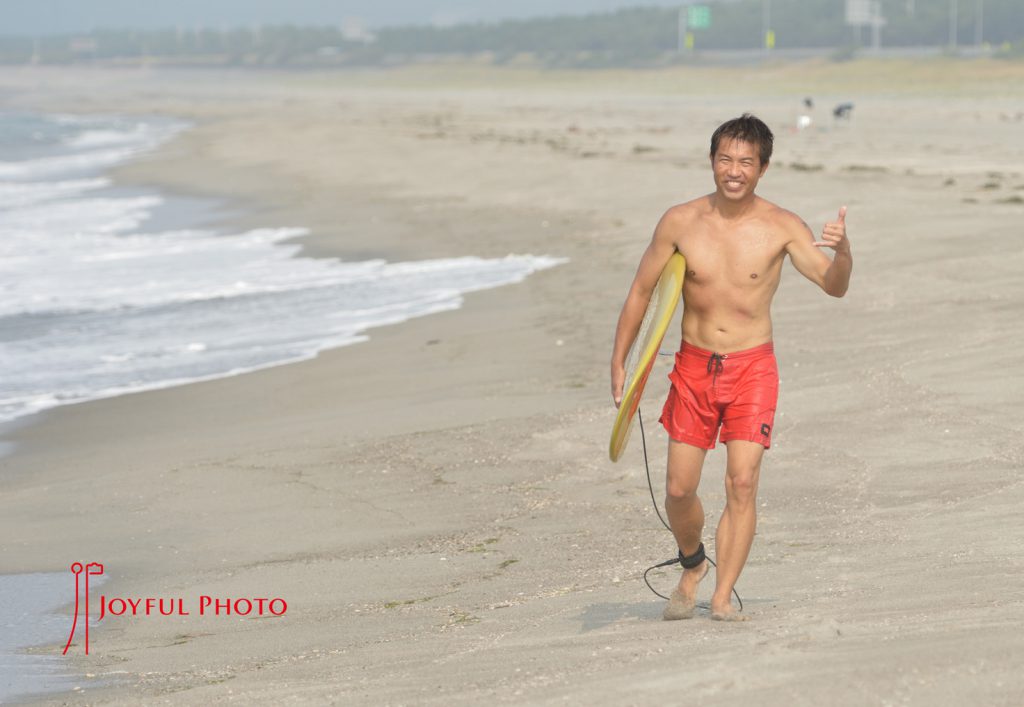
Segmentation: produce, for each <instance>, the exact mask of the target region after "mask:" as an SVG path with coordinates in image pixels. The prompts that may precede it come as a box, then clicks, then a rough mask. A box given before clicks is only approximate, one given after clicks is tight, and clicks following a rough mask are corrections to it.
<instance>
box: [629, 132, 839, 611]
mask: <svg viewBox="0 0 1024 707" xmlns="http://www.w3.org/2000/svg"><path fill="white" fill-rule="evenodd" d="M772 141H773V136H772V133H771V130H769V129H768V126H767V125H765V124H764V123H763V122H761V121H760V120H758V119H757V118H755V117H754V116H751V115H744V116H742V117H740V118H736V119H734V120H730V121H728V122H726V123H724V124H722V125H721V126H720V127H719V128H718V129H717V130H716V131H715V133H714V135H713V136H712V137H711V169H712V171H713V173H714V180H715V191H714V193H712V194H708V195H707V196H702V197H700V198H698V199H695V200H693V201H689V202H687V203H685V204H679V205H677V206H673V207H672V208H670V209H669V210H668V211H667V212H665V215H664V216H662V218H661V221H659V223H658V226H657V228H656V229H655V231H654V237H653V238H652V239H651V243H650V245H648V246H647V250H646V251H645V252H644V255H643V258H642V259H641V260H640V267H639V268H638V269H637V273H636V277H635V278H634V280H633V284H632V286H631V287H630V290H629V295H628V296H627V297H626V303H625V305H623V307H622V313H621V315H620V316H619V323H618V327H617V328H616V331H615V348H614V351H613V352H612V361H611V382H612V397H613V398H614V400H615V404H616V406H618V405H619V403H620V402H621V400H622V386H623V382H624V379H625V361H626V355H627V353H628V351H629V348H630V346H631V345H632V343H633V340H634V339H635V338H636V335H637V330H638V329H639V328H640V322H641V320H642V319H643V315H644V312H645V310H646V309H647V305H648V303H649V302H650V299H651V293H652V291H653V290H654V287H655V285H656V284H657V281H658V278H659V276H660V275H661V271H662V269H663V268H664V266H665V263H667V262H668V259H669V258H670V257H671V256H672V254H673V253H674V252H675V251H679V252H680V253H682V255H683V257H684V258H686V279H685V283H684V285H683V301H684V309H683V331H682V343H681V347H680V351H679V353H677V354H676V365H675V368H674V369H673V371H672V373H671V375H670V376H669V379H670V380H671V381H672V390H671V391H670V392H669V396H668V400H667V401H666V402H665V407H664V409H663V410H662V416H661V420H660V421H661V423H662V425H663V426H664V427H665V429H666V430H667V431H668V433H669V437H670V438H671V441H670V442H669V450H668V473H667V478H666V484H665V486H666V498H665V510H666V512H667V514H668V519H669V525H671V526H672V533H673V535H675V539H676V543H677V545H678V546H679V558H680V562H681V564H682V566H683V574H682V577H681V578H680V580H679V586H678V588H677V589H676V590H674V591H673V592H672V596H671V598H670V599H669V603H668V605H667V606H666V607H665V612H664V618H665V619H667V620H671V619H686V618H690V617H691V616H693V611H694V607H695V606H696V596H697V584H698V583H699V582H700V581H701V579H703V578H704V575H705V574H707V571H708V560H707V559H706V558H705V556H704V545H703V543H702V542H701V536H702V533H703V530H704V508H703V506H701V502H700V499H699V498H698V497H697V486H698V484H699V482H700V475H701V468H702V467H703V465H704V457H705V455H706V454H707V450H708V449H712V448H714V446H715V437H716V436H718V437H719V441H720V442H722V443H724V444H725V446H726V449H727V463H726V467H727V468H726V474H725V497H726V502H725V509H724V510H723V511H722V516H721V519H720V520H719V523H718V530H717V532H716V533H715V554H716V557H717V558H718V568H717V573H716V575H717V576H716V580H717V581H716V585H715V592H714V594H713V595H712V597H711V618H712V619H716V620H720V621H744V620H746V617H745V616H744V615H743V614H740V613H739V612H737V611H736V609H735V608H734V607H733V606H732V604H731V594H732V590H733V586H734V585H735V584H736V580H737V579H739V576H740V571H741V570H742V569H743V565H744V564H745V563H746V561H747V555H748V553H749V552H750V545H751V543H752V542H753V539H754V528H755V525H756V520H757V508H756V497H757V483H758V475H759V472H760V470H761V458H762V456H763V454H764V450H765V449H767V448H768V447H769V446H770V445H771V430H772V425H773V424H774V417H775V403H776V399H777V397H778V368H777V366H776V362H775V355H774V353H773V350H772V321H771V303H772V296H773V295H774V294H775V290H776V289H777V288H778V285H779V278H780V276H781V274H782V263H783V261H784V260H785V258H786V256H787V255H788V256H789V257H790V259H791V260H792V261H793V265H794V266H795V267H796V269H797V271H799V272H800V274H801V275H803V276H804V277H806V278H807V279H808V280H810V281H811V282H814V283H816V284H817V285H819V286H820V287H821V289H823V290H824V291H825V292H826V293H828V294H829V295H832V296H833V297H842V296H843V295H844V294H846V289H847V287H848V286H849V283H850V271H851V269H852V267H853V258H852V256H851V255H850V242H849V241H848V240H847V238H846V223H845V221H846V207H845V206H844V207H841V208H840V209H839V217H838V219H837V220H836V221H833V222H831V223H827V224H825V228H824V230H823V231H822V237H821V240H820V241H818V242H816V241H815V240H814V236H813V235H812V233H811V231H810V229H809V228H808V227H807V224H806V223H804V222H803V221H802V220H800V217H798V216H796V215H795V214H793V213H791V212H789V211H786V210H785V209H782V208H780V207H778V206H776V205H775V204H772V203H771V202H768V201H765V200H764V199H762V198H761V197H759V196H757V195H756V194H755V193H754V189H755V188H756V187H757V183H758V180H759V179H760V178H761V177H763V176H764V173H765V171H766V170H767V169H768V162H769V160H770V158H771V154H772ZM824 248H831V249H832V250H834V251H835V254H834V256H833V257H832V258H831V259H830V258H829V257H828V256H827V255H825V253H824V252H823V250H822V249H824ZM719 426H721V435H718V428H719Z"/></svg>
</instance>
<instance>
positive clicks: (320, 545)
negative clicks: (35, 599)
mask: <svg viewBox="0 0 1024 707" xmlns="http://www.w3.org/2000/svg"><path fill="white" fill-rule="evenodd" d="M880 70H885V71H888V72H889V73H888V74H885V73H884V71H883V72H882V75H883V76H884V75H889V76H891V75H893V74H894V73H895V72H904V75H903V76H902V77H901V78H900V79H899V80H897V81H892V80H891V79H890V80H889V82H887V81H886V80H883V79H881V78H879V71H880ZM801 77H806V79H805V80H803V79H802V78H801ZM991 77H995V78H991ZM1022 78H1024V69H1022V68H1021V66H1020V65H1019V64H1017V65H1014V64H1008V63H998V62H980V61H979V62H968V61H963V62H953V61H946V60H936V61H934V62H931V63H928V64H925V65H922V66H920V67H915V66H914V65H912V64H906V63H899V64H897V63H892V64H889V65H885V64H879V63H874V64H872V63H871V62H864V63H854V64H849V65H830V64H811V65H806V66H802V67H801V66H771V67H768V68H765V69H762V70H760V71H758V70H756V69H753V68H735V69H729V70H726V69H720V70H714V71H708V72H706V73H703V72H702V71H700V70H696V69H673V70H666V71H660V72H637V73H635V74H630V73H628V72H605V73H601V72H595V73H578V74H569V73H558V74H543V73H541V72H529V71H519V70H508V71H504V72H503V71H500V70H485V69H481V68H478V67H470V68H459V67H447V68H445V67H441V68H435V69H434V70H428V69H414V70H406V71H393V72H353V73H309V74H289V73H266V74H260V73H252V72H239V73H228V72H195V73H189V72H174V71H156V70H153V71H146V70H141V71H140V70H121V71H118V70H100V69H96V70H77V69H76V70H73V71H72V70H65V69H61V70H50V69H34V70H4V72H3V73H0V87H3V89H4V99H3V102H2V105H3V106H4V107H20V108H29V107H31V108H41V109H54V110H57V109H60V110H74V111H100V112H140V113H151V114H152V113H160V114H169V115H175V116H180V117H184V118H187V119H189V120H190V121H192V122H193V123H194V125H193V128H192V129H191V130H190V131H188V132H187V133H186V134H184V135H183V136H181V137H180V138H178V139H177V140H175V141H174V142H173V143H171V144H168V145H166V146H165V147H164V148H162V149H161V150H159V151H158V152H156V153H154V154H152V155H149V156H147V157H145V158H143V159H140V160H139V161H138V162H136V163H133V164H130V165H127V166H124V167H122V168H121V169H119V170H118V172H117V174H116V177H117V179H118V180H119V181H120V182H122V183H124V184H131V185H150V186H154V187H158V188H160V189H165V190H169V191H174V192H178V193H185V194H198V195H204V196H214V197H218V198H224V199H227V200H228V203H229V205H230V206H231V209H232V214H231V215H230V217H226V218H225V220H224V223H223V224H222V227H223V228H225V229H226V230H230V229H239V228H244V227H248V226H255V225H259V226H272V227H274V226H304V227H308V228H310V229H311V230H312V234H311V235H310V236H308V237H306V238H303V239H302V241H301V243H302V245H303V247H304V249H305V251H306V252H307V253H308V254H311V255H316V256H324V257H342V258H345V259H361V258H367V257H385V258H388V259H390V260H410V259H419V258H427V257H440V256H450V255H467V254H472V255H479V256H488V257H492V256H502V255H505V254H508V253H532V254H535V255H541V254H544V255H553V256H560V257H566V258H569V262H568V263H567V264H565V265H562V266H560V267H557V268H554V269H552V270H548V271H544V272H541V273H539V274H536V275H534V276H532V277H530V278H529V279H528V280H527V281H526V282H525V283H523V284H520V285H514V286H509V287H504V288H501V289H497V290H491V291H486V292H481V293H476V294H472V295H469V296H467V297H466V301H465V305H464V306H463V307H462V308H461V309H459V310H458V311H453V312H449V313H445V314H438V315H434V316H430V317H427V318H422V319H417V320H414V321H410V322H407V323H404V324H401V325H398V326H393V327H385V328H380V329H376V330H373V331H371V332H370V340H369V341H368V342H366V343H363V344H360V345H357V346H351V347H346V348H342V349H337V350H334V351H330V352H327V353H324V354H322V355H320V356H319V357H318V358H317V359H315V360H313V361H309V362H306V363H301V364H296V365H289V366H282V367H278V368H274V369H269V370H264V371H261V372H256V373H251V374H246V375H242V376H237V377H234V378H227V379H221V380H218V381H213V382H207V383H201V384H194V385H188V386H183V387H179V388H174V389H168V390H163V391H158V392H150V393H143V394H135V395H128V396H123V397H119V398H114V399H109V400H104V401H98V402H92V403H87V404H81V405H74V406H68V407H64V408H59V409H55V410H52V411H49V412H47V413H45V414H43V415H39V416H36V417H34V418H31V419H26V420H25V421H24V422H23V423H22V424H19V425H17V426H16V427H15V428H14V429H11V430H8V432H7V434H6V439H7V440H8V441H12V442H14V443H15V444H16V445H17V447H16V451H15V453H14V454H13V455H11V456H9V457H6V458H4V459H2V460H0V557H2V558H3V559H2V562H3V565H2V571H3V572H31V571H50V572H54V571H66V568H67V567H68V565H69V564H70V563H71V562H73V561H76V560H80V561H99V562H103V563H104V564H105V567H106V576H107V583H106V584H105V585H104V586H103V588H102V592H103V593H104V594H106V595H107V596H108V597H115V596H117V597H179V598H183V600H184V602H185V603H186V604H187V605H188V608H191V609H192V611H191V613H190V615H188V616H170V617H160V616H149V617H146V616H142V617H136V618H130V617H109V618H107V619H104V621H103V622H101V623H100V625H99V626H98V627H97V628H96V629H94V630H93V632H92V636H91V641H92V645H91V654H90V655H89V656H88V657H86V656H84V655H82V654H81V645H80V644H79V645H78V646H76V649H75V651H73V653H74V655H73V657H69V658H68V660H69V661H70V664H71V665H72V666H73V667H74V668H75V669H76V670H79V671H80V674H81V675H82V676H83V677H82V678H81V680H80V682H79V686H80V688H81V689H79V690H77V691H76V692H75V693H72V694H67V695H58V696H55V697H53V696H51V697H46V698H40V699H39V700H38V702H39V703H40V704H71V705H79V704H98V705H130V704H131V705H134V704H139V703H146V704H175V705H178V704H181V705H191V704H204V705H205V704H221V703H226V702H229V701H236V702H239V703H243V704H284V703H287V704H368V705H371V704H372V705H413V704H416V705H442V704H443V705H450V704H464V705H478V704H493V703H497V704H531V705H533V704H538V705H544V704H596V705H620V704H651V703H653V702H655V701H660V702H669V703H683V702H686V703H691V702H692V703H698V702H699V703H700V704H702V705H733V704H757V705H822V704H836V705H847V704H848V705H864V704H880V705H890V704H892V705H896V704H920V705H962V704H993V705H995V704H1006V705H1011V704H1019V703H1020V702H1021V701H1022V700H1024V679H1022V678H1021V677H1020V673H1019V667H1015V666H1018V664H1019V655H1020V650H1021V649H1022V648H1024V639H1022V638H1021V630H1022V627H1024V611H1022V608H1024V607H1022V603H1024V590H1022V589H1021V587H1022V586H1024V583H1022V581H1021V580H1022V578H1024V564H1022V562H1021V559H1020V558H1021V553H1020V548H1021V546H1022V544H1021V539H1022V538H1021V530H1020V523H1019V520H1018V518H1019V513H1020V511H1019V509H1020V508H1021V505H1022V503H1024V485H1022V484H1021V481H1020V470H1021V463H1022V458H1024V443H1022V442H1021V439H1022V435H1021V432H1022V429H1024V424H1022V422H1021V416H1020V414H1019V411H1020V400H1021V393H1022V392H1024V366H1022V364H1021V358H1020V356H1019V355H1018V353H1017V352H1018V351H1019V350H1020V348H1021V346H1022V345H1024V333H1022V332H1024V330H1022V329H1021V327H1020V326H1019V318H1020V311H1021V305H1020V302H1021V301H1022V296H1024V279H1022V278H1021V277H1020V272H1021V271H1022V269H1024V241H1022V240H1021V229H1020V223H1021V221H1022V219H1024V203H1021V202H1024V167H1022V166H1021V165H1022V164H1024V141H1022V140H1021V138H1020V135H1021V129H1022V122H1021V120H1020V112H1019V107H1018V106H1019V105H1020V100H1021V98H1022V97H1024V81H1022V80H1021V79H1022ZM808 87H809V88H808ZM811 89H813V91H814V96H815V98H816V99H817V102H818V106H819V107H818V109H817V123H816V126H815V128H814V129H811V130H807V131H803V132H800V133H798V132H796V131H794V130H791V129H790V128H789V126H791V125H794V124H795V118H796V115H797V114H798V112H799V109H800V102H801V99H802V98H803V96H804V94H805V92H807V91H808V90H811ZM903 89H906V90H903ZM843 100H852V101H853V102H855V103H856V108H855V111H854V117H853V120H852V121H850V122H849V123H843V124H834V123H833V121H832V120H831V117H830V115H829V110H828V109H829V108H830V107H831V106H832V105H834V104H835V103H838V102H840V101H843ZM744 110H751V111H754V112H756V113H758V114H759V115H761V116H762V117H763V118H765V119H766V120H768V121H769V123H770V124H772V125H773V127H775V128H776V131H777V147H776V156H775V161H774V164H773V166H772V167H771V168H770V169H769V172H768V174H767V176H766V177H765V178H764V180H763V181H762V182H761V193H762V195H763V196H765V197H766V198H769V199H772V200H774V201H777V202H779V203H781V204H783V205H784V206H786V207H788V208H790V209H792V210H794V211H796V212H797V213H799V214H800V215H801V216H803V218H804V219H805V220H806V221H807V222H808V223H809V224H810V226H811V228H812V229H813V230H815V231H818V230H820V228H821V226H822V224H823V223H824V222H825V221H826V220H829V219H831V218H833V217H834V215H835V214H836V212H837V210H838V208H839V206H841V205H844V204H845V205H848V207H849V214H848V217H847V223H848V226H849V233H850V239H851V242H852V246H853V253H854V258H855V266H854V275H853V281H852V286H851V288H850V292H849V294H848V295H847V296H846V297H845V298H843V299H841V300H836V299H832V298H829V297H827V296H826V295H824V294H823V293H821V292H820V291H818V290H817V289H816V288H815V287H814V286H813V285H811V284H810V283H808V282H806V281H803V280H802V279H801V278H800V277H799V275H798V274H797V273H796V272H795V270H793V269H792V268H791V267H790V266H787V267H786V272H785V275H784V278H783V284H782V286H781V288H780V290H779V292H778V295H777V298H776V303H775V306H774V320H775V343H776V350H777V353H778V357H779V361H780V369H781V374H782V394H781V401H780V413H779V416H778V417H777V420H776V431H775V440H774V446H773V449H772V450H771V451H770V452H769V453H768V455H767V456H766V459H765V463H764V468H763V470H762V474H761V488H760V493H759V497H758V505H759V521H760V522H759V528H758V535H757V537H756V539H755V542H754V546H753V549H752V552H751V556H750V560H749V562H748V564H747V566H746V569H745V571H744V573H743V575H742V577H741V578H740V582H739V585H738V590H739V592H740V594H741V596H742V597H743V601H744V604H745V607H746V612H747V613H748V614H749V615H750V617H751V618H752V620H751V621H749V622H746V623H743V624H723V623H720V622H712V621H711V620H710V617H709V615H708V607H707V601H708V598H709V597H710V591H711V586H712V581H711V578H710V577H709V579H708V580H707V581H705V582H704V583H703V585H702V588H701V595H700V596H699V604H698V608H697V612H696V613H697V615H696V617H695V618H694V619H693V620H689V621H681V622H663V621H661V610H662V607H663V602H662V601H661V600H659V599H657V598H656V597H654V596H653V595H652V594H650V593H649V592H648V590H647V589H646V587H644V585H643V583H642V581H641V579H640V574H641V572H642V571H643V569H645V568H646V567H648V566H649V565H652V564H654V563H656V562H660V561H662V560H664V559H667V558H669V557H671V556H672V555H673V554H674V551H675V550H674V546H673V543H672V539H671V537H670V535H669V534H668V533H667V532H666V531H665V530H664V529H663V528H662V527H661V525H660V523H659V522H658V520H657V518H656V517H655V515H654V512H653V509H652V507H651V503H650V498H649V494H648V490H647V487H646V482H645V480H644V477H643V461H642V456H641V452H640V445H639V438H638V436H637V435H636V434H634V438H633V440H632V442H631V445H630V448H629V449H628V450H627V452H626V454H625V456H624V458H623V460H622V461H621V462H620V463H619V464H615V465H613V464H612V463H610V462H609V461H608V459H607V453H606V445H607V435H608V434H609V432H610V428H611V422H612V419H613V417H614V409H613V406H612V405H611V402H610V396H609V393H608V380H607V377H608V357H609V354H610V346H611V339H612V334H613V329H614V325H615V321H616V318H617V316H618V312H619V308H620V306H621V304H622V300H623V298H624V296H625V293H626V289H627V288H628V285H629V282H630V280H631V278H632V275H633V271H634V269H635V266H636V262H637V260H638V258H639V255H640V253H641V252H642V250H643V248H644V246H645V243H646V241H647V239H648V238H649V234H650V232H651V230H652V228H653V226H654V224H655V223H656V221H657V219H658V217H659V216H660V215H661V213H662V212H663V211H664V209H665V208H667V207H668V206H669V205H671V204H673V203H677V202H679V201H682V200H685V199H688V198H692V197H693V196H696V195H699V194H702V193H706V192H707V191H710V189H711V179H710V174H709V170H708V167H707V162H706V157H705V152H706V149H707V148H706V144H707V138H708V136H709V135H710V132H711V130H712V129H713V128H714V127H715V126H716V125H717V124H718V123H719V122H721V121H722V120H724V119H727V118H729V117H732V116H734V115H736V114H738V113H739V112H741V111H744ZM671 345H672V344H671V343H669V344H666V346H671ZM667 365H668V364H667V361H662V362H660V363H659V364H658V368H657V369H656V370H655V373H654V374H653V376H652V383H651V385H650V387H649V391H648V394H647V399H646V403H645V405H644V407H643V410H644V412H645V413H646V417H647V419H648V421H649V424H648V447H649V449H650V452H651V458H652V465H653V470H654V474H655V484H656V486H655V488H656V490H657V489H658V488H659V487H660V485H661V483H662V479H663V468H664V454H665V436H664V433H663V432H661V431H660V430H656V429H652V428H653V427H654V425H652V424H650V421H652V420H654V419H655V418H656V417H657V409H658V406H659V405H660V399H663V396H664V394H665V391H666V389H667V381H666V379H665V376H666V374H667V368H666V366H667ZM723 464H724V453H723V452H722V451H721V449H719V450H716V451H715V452H712V453H711V454H710V455H709V457H708V462H707V464H706V466H705V473H704V479H703V483H702V487H701V494H702V497H703V499H704V504H705V507H706V508H707V510H708V514H709V516H708V535H707V538H706V539H708V540H710V538H711V533H712V532H713V528H714V525H715V523H717V518H718V513H719V512H720V510H721V506H722V503H723V488H722V474H723ZM659 493H660V492H659ZM677 572H678V570H677V569H672V570H664V571H657V572H654V573H652V575H651V577H652V581H653V582H654V583H655V586H657V587H660V588H661V590H662V591H663V593H667V591H668V590H669V589H670V588H671V587H672V585H673V584H674V582H675V581H676V578H677V576H678V575H677ZM69 578H70V573H69ZM203 595H207V596H216V597H280V598H283V599H285V600H286V601H287V604H288V610H287V613H286V614H285V615H284V616H280V617H273V616H265V617H237V616H231V617H227V616H199V615H198V612H197V611H196V609H197V606H198V601H199V597H201V596H203ZM69 616H70V610H69ZM61 648H62V646H56V645H54V646H47V647H44V648H42V649H39V650H42V651H43V652H48V653H51V654H54V655H56V654H59V652H60V649H61ZM76 651H77V652H76Z"/></svg>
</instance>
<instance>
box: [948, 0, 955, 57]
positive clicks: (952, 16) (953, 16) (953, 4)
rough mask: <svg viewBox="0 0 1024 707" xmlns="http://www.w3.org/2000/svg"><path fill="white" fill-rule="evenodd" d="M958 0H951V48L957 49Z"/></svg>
mask: <svg viewBox="0 0 1024 707" xmlns="http://www.w3.org/2000/svg"><path fill="white" fill-rule="evenodd" d="M956 26H957V0H949V46H950V48H951V49H956Z"/></svg>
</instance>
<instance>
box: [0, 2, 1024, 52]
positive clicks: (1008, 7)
mask: <svg viewBox="0 0 1024 707" xmlns="http://www.w3.org/2000/svg"><path fill="white" fill-rule="evenodd" d="M764 1H765V0H733V1H731V2H723V1H721V0H718V1H714V0H712V1H710V2H706V3H705V4H706V5H708V6H709V7H710V9H711V23H710V26H708V27H707V28H703V29H696V28H693V29H691V32H692V36H693V50H694V51H695V52H698V53H699V52H700V51H701V50H743V49H757V48H761V47H762V46H763V42H764V37H763V30H764V27H763V9H764ZM979 7H980V8H983V10H984V14H983V16H981V15H979V13H978V12H977V10H978V8H979ZM844 8H845V0H771V4H770V10H771V14H770V18H771V22H770V27H771V29H772V30H773V32H774V37H775V48H776V49H796V48H830V49H834V50H842V49H847V50H851V51H852V50H855V49H856V48H857V47H858V46H861V45H864V44H866V43H869V42H870V31H869V29H868V28H865V27H851V26H849V25H847V24H846V23H845V20H844ZM881 8H882V15H883V17H884V18H885V21H886V23H885V26H884V27H883V28H882V35H881V36H882V45H883V46H885V47H911V46H945V45H948V44H949V43H950V36H949V33H950V15H949V9H950V2H949V0H881ZM678 20H679V12H678V10H677V9H674V8H648V7H641V8H634V9H627V10H620V11H618V12H612V13H602V14H594V15H587V16H582V17H575V16H574V17H550V18H536V19H528V20H508V21H505V22H499V23H489V24H484V23H477V24H462V25H456V26H452V27H426V26H409V27H392V28H384V29H381V30H379V31H377V32H376V34H375V36H372V37H362V38H359V37H352V36H351V35H350V34H348V33H346V32H344V31H343V30H342V29H340V28H335V27H294V26H277V27H261V28H258V29H234V30H227V31H224V30H214V29H197V28H176V29H168V30H163V31H131V30H97V31H95V32H92V33H89V34H86V35H76V36H74V37H42V38H29V37H0V62H2V63H8V64H26V63H40V64H65V63H80V62H104V63H110V62H118V61H124V62H136V61H145V60H149V61H158V62H161V63H170V64H217V65H239V66H322V65H349V66H369V65H389V64H398V63H405V62H410V61H416V60H419V59H423V58H429V57H437V56H457V55H462V56H467V55H472V56H484V57H486V58H487V59H488V60H490V61H493V62H495V63H503V62H509V61H513V60H516V59H518V58H521V57H527V58H528V59H530V60H533V61H538V62H541V63H543V64H546V65H549V66H559V65H569V66H588V65H589V66H605V65H651V64H654V63H658V62H664V61H672V60H675V59H677V58H678V57H677V56H676V51H677V47H678V42H679V21H678ZM979 32H980V33H981V34H980V36H981V38H982V39H983V41H984V42H985V43H987V44H990V45H992V46H994V47H997V48H1000V51H1001V52H1002V53H1003V54H1006V55H1024V1H1022V0H983V1H982V0H960V2H959V13H958V22H957V30H956V40H957V43H958V44H959V45H969V44H973V43H974V42H975V40H976V38H977V37H978V36H979Z"/></svg>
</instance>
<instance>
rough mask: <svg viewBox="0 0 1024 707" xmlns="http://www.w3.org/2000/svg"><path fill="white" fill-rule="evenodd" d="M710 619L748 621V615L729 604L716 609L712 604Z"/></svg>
mask: <svg viewBox="0 0 1024 707" xmlns="http://www.w3.org/2000/svg"><path fill="white" fill-rule="evenodd" d="M711 620H712V621H750V617H749V616H747V615H746V614H741V613H740V612H738V611H736V609H734V608H733V607H732V605H731V604H726V605H725V607H724V608H722V609H716V608H715V607H714V606H712V607H711Z"/></svg>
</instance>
